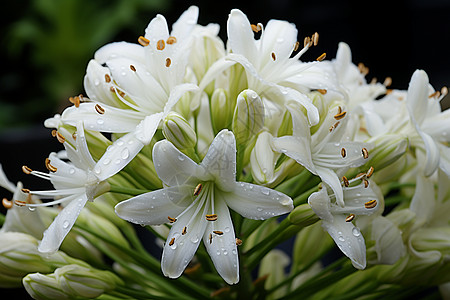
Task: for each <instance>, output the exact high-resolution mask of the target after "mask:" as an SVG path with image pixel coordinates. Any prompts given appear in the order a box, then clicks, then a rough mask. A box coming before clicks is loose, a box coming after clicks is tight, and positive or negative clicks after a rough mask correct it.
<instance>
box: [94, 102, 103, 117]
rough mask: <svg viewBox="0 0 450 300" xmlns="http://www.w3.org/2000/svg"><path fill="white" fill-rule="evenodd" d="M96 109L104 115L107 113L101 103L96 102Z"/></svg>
mask: <svg viewBox="0 0 450 300" xmlns="http://www.w3.org/2000/svg"><path fill="white" fill-rule="evenodd" d="M95 111H96V112H97V113H99V114H100V115H103V114H104V113H105V109H104V108H103V107H101V106H100V105H99V104H95Z"/></svg>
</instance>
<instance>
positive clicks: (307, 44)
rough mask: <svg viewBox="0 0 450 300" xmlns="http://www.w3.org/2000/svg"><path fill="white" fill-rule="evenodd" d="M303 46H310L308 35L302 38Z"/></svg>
mask: <svg viewBox="0 0 450 300" xmlns="http://www.w3.org/2000/svg"><path fill="white" fill-rule="evenodd" d="M303 47H311V38H310V37H309V36H307V37H305V39H304V40H303Z"/></svg>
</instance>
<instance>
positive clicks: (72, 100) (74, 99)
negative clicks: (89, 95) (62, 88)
mask: <svg viewBox="0 0 450 300" xmlns="http://www.w3.org/2000/svg"><path fill="white" fill-rule="evenodd" d="M69 102H70V103H72V104H73V105H75V107H77V108H78V107H80V97H69Z"/></svg>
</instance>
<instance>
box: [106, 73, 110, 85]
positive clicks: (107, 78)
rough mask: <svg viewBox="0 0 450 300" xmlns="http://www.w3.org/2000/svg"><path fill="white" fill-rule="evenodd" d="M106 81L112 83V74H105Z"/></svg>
mask: <svg viewBox="0 0 450 300" xmlns="http://www.w3.org/2000/svg"><path fill="white" fill-rule="evenodd" d="M105 81H106V83H110V82H111V76H109V75H108V74H105Z"/></svg>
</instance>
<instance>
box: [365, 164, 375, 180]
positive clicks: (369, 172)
mask: <svg viewBox="0 0 450 300" xmlns="http://www.w3.org/2000/svg"><path fill="white" fill-rule="evenodd" d="M373 171H374V168H373V167H372V166H371V167H370V168H369V170H368V171H367V173H366V177H367V178H370V176H372V174H373Z"/></svg>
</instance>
